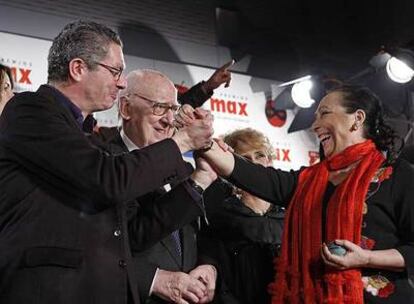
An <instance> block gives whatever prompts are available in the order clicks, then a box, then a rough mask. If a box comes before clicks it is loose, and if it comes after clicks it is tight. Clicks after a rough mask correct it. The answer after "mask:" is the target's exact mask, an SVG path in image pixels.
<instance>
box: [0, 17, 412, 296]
mask: <svg viewBox="0 0 414 304" xmlns="http://www.w3.org/2000/svg"><path fill="white" fill-rule="evenodd" d="M122 47H123V45H122V41H121V39H120V37H119V36H118V34H116V33H115V32H114V31H113V30H112V29H110V28H108V27H107V26H105V25H102V24H99V23H95V22H90V21H76V22H72V23H69V24H68V25H66V26H65V27H64V28H63V30H62V31H61V32H60V33H59V34H58V36H57V37H56V38H55V39H54V40H53V43H52V46H51V48H50V51H49V55H48V81H47V84H45V85H42V86H40V88H39V89H38V90H37V91H36V92H22V93H19V94H17V95H15V96H14V94H13V78H12V74H11V71H10V68H8V67H6V66H3V65H0V114H1V116H0V189H1V191H0V227H1V229H0V252H1V254H0V303H12V304H13V303H15V304H17V303H19V304H20V303H62V304H63V303H142V304H143V303H154V304H156V303H180V304H186V303H219V304H220V303H230V304H235V303H240V304H241V303H243V304H248V303H249V304H250V303H306V304H311V303H411V302H414V204H413V203H412V200H411V199H412V197H414V192H413V191H414V187H412V181H413V178H414V169H413V167H412V166H411V165H410V164H409V163H408V162H406V161H405V160H404V159H401V157H399V152H400V149H401V142H400V140H399V138H398V136H397V135H396V134H395V132H394V131H393V129H392V128H391V127H390V126H389V125H387V124H386V123H385V121H384V114H383V111H382V107H381V102H380V100H379V99H378V98H377V97H376V96H375V95H374V94H373V93H372V92H371V91H369V90H368V89H367V88H364V87H359V86H355V85H345V84H342V85H338V86H336V87H335V88H333V89H331V90H330V91H329V92H328V93H327V94H326V96H325V97H324V98H323V99H322V100H321V102H320V104H319V106H318V108H317V110H316V113H315V121H314V123H313V125H312V127H311V129H312V131H314V132H315V134H316V136H317V137H318V139H319V141H320V144H321V160H320V162H319V163H317V164H315V165H312V166H310V167H303V168H301V169H300V170H297V171H283V170H279V169H275V168H273V166H272V160H273V148H272V146H271V144H270V141H269V139H268V138H266V136H265V135H264V134H263V133H261V132H260V131H258V130H254V129H252V128H245V129H240V130H234V131H232V132H230V133H228V134H226V135H225V136H224V137H223V138H221V139H216V138H215V139H213V133H214V130H213V117H212V114H211V113H210V112H209V111H208V110H205V109H203V108H202V107H201V106H202V105H203V103H204V102H205V101H206V100H208V99H209V98H210V97H211V96H212V94H213V91H214V90H215V89H217V88H218V87H219V86H221V85H225V86H229V85H230V81H231V72H230V68H231V66H232V64H233V63H234V62H233V61H232V62H229V63H226V64H225V65H223V66H222V67H221V68H219V69H217V70H216V71H215V72H214V73H213V75H211V77H210V78H209V79H207V80H206V81H202V82H200V83H198V84H197V85H195V86H194V87H192V88H191V89H190V90H189V91H187V92H186V93H183V94H177V90H176V88H175V86H174V84H173V82H172V81H171V80H170V79H169V78H168V77H167V76H165V75H164V74H162V72H160V71H155V70H150V69H139V70H134V71H132V72H130V73H129V74H128V75H124V74H123V70H124V68H125V63H124V57H123V51H122ZM13 96H14V97H13ZM116 101H118V103H117V106H118V112H119V126H117V127H112V128H105V127H99V126H96V122H95V120H94V118H93V116H92V114H93V113H94V112H97V111H102V110H106V109H109V108H111V107H112V106H114V104H115V103H116ZM216 131H217V130H216ZM188 151H194V158H195V168H193V166H192V165H190V164H189V163H187V162H185V161H184V159H183V157H182V154H183V153H186V152H188Z"/></svg>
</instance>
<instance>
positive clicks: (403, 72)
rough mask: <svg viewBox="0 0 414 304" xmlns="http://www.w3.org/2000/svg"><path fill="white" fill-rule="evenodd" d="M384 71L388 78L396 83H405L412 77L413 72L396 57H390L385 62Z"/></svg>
mask: <svg viewBox="0 0 414 304" xmlns="http://www.w3.org/2000/svg"><path fill="white" fill-rule="evenodd" d="M386 70H387V75H388V77H389V78H390V79H391V80H392V81H395V82H398V83H407V82H409V81H410V80H411V79H412V78H413V76H414V70H413V69H412V68H410V67H409V66H408V65H407V64H406V63H405V62H404V61H402V60H400V59H397V58H396V57H391V58H390V59H389V60H388V61H387V65H386Z"/></svg>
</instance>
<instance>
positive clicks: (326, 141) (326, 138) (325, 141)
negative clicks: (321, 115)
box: [319, 134, 331, 148]
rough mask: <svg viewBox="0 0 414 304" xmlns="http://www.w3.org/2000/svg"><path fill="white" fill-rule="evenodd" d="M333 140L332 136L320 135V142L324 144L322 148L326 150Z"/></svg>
mask: <svg viewBox="0 0 414 304" xmlns="http://www.w3.org/2000/svg"><path fill="white" fill-rule="evenodd" d="M330 140H331V135H329V134H321V135H319V141H320V143H321V144H322V147H323V148H325V147H326V146H327V145H328V144H329V142H330Z"/></svg>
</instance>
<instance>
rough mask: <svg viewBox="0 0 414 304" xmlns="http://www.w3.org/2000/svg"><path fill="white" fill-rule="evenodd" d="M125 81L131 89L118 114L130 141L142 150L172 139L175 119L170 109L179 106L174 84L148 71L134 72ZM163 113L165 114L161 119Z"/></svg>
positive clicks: (156, 73)
mask: <svg viewBox="0 0 414 304" xmlns="http://www.w3.org/2000/svg"><path fill="white" fill-rule="evenodd" d="M126 79H127V84H128V85H127V88H126V89H124V90H122V91H121V94H120V96H121V97H120V101H119V112H120V116H121V118H122V126H123V129H124V132H125V134H126V135H127V136H128V138H129V139H131V140H132V141H133V142H134V143H135V144H136V145H137V146H138V147H140V148H142V147H145V146H147V145H149V144H153V143H156V142H158V141H160V140H163V139H165V138H169V137H171V136H172V133H173V128H172V123H173V119H174V117H173V111H171V110H167V109H168V107H173V108H175V107H177V106H178V103H177V90H176V88H175V86H174V84H173V82H172V81H171V80H170V79H169V78H168V77H167V76H165V75H164V74H162V73H160V72H158V71H155V70H149V69H146V70H135V71H132V72H130V73H129V74H128V76H127V77H126ZM154 105H155V107H154ZM158 105H161V107H160V106H158ZM163 109H164V110H165V111H164V112H165V113H164V114H161V115H160V113H159V112H163Z"/></svg>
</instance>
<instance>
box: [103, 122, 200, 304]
mask: <svg viewBox="0 0 414 304" xmlns="http://www.w3.org/2000/svg"><path fill="white" fill-rule="evenodd" d="M100 133H102V135H104V137H105V139H106V140H107V141H108V146H107V148H108V152H109V153H111V154H114V155H116V154H119V153H125V152H127V151H128V148H127V147H126V146H125V144H124V142H123V140H122V138H121V136H120V134H119V132H118V131H117V130H116V129H115V128H110V129H108V128H101V129H100ZM183 178H185V176H183ZM177 190H179V187H173V188H172V189H171V191H169V192H168V193H165V190H164V189H163V188H161V189H159V190H157V191H153V192H150V193H147V194H145V195H143V196H141V197H139V198H138V199H137V201H136V203H137V204H138V206H139V209H138V210H139V211H140V212H143V210H147V209H149V208H151V205H152V204H153V203H154V202H158V203H159V202H165V203H167V204H170V205H176V204H178V203H179V201H180V200H183V199H188V198H186V197H183V196H182V195H181V194H180V192H179V191H177ZM193 203H194V204H195V203H196V202H194V201H193ZM136 210H137V209H136V208H132V209H130V210H129V211H130V212H129V217H134V216H136ZM197 231H198V223H197V222H194V223H191V224H188V225H185V226H184V227H182V228H181V229H180V230H179V232H180V237H181V249H182V256H180V255H179V253H178V251H177V245H176V241H175V240H174V238H173V237H172V235H171V234H170V235H168V236H167V237H165V238H164V239H162V240H161V241H160V242H158V243H156V244H155V245H153V246H152V247H151V248H149V249H147V250H145V251H142V252H138V251H136V250H134V249H135V248H134V245H133V244H132V251H133V256H134V259H133V260H134V268H135V270H136V271H137V273H138V282H137V283H138V290H139V295H140V298H141V302H142V303H166V302H165V301H162V300H161V299H159V298H158V297H155V296H152V297H150V298H149V297H148V294H149V291H150V287H151V284H152V281H153V278H154V275H155V272H156V270H157V268H160V269H163V270H168V271H182V272H187V273H188V272H189V271H191V270H192V269H193V268H194V267H195V266H196V265H197V261H198V259H197ZM131 239H132V238H131Z"/></svg>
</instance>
